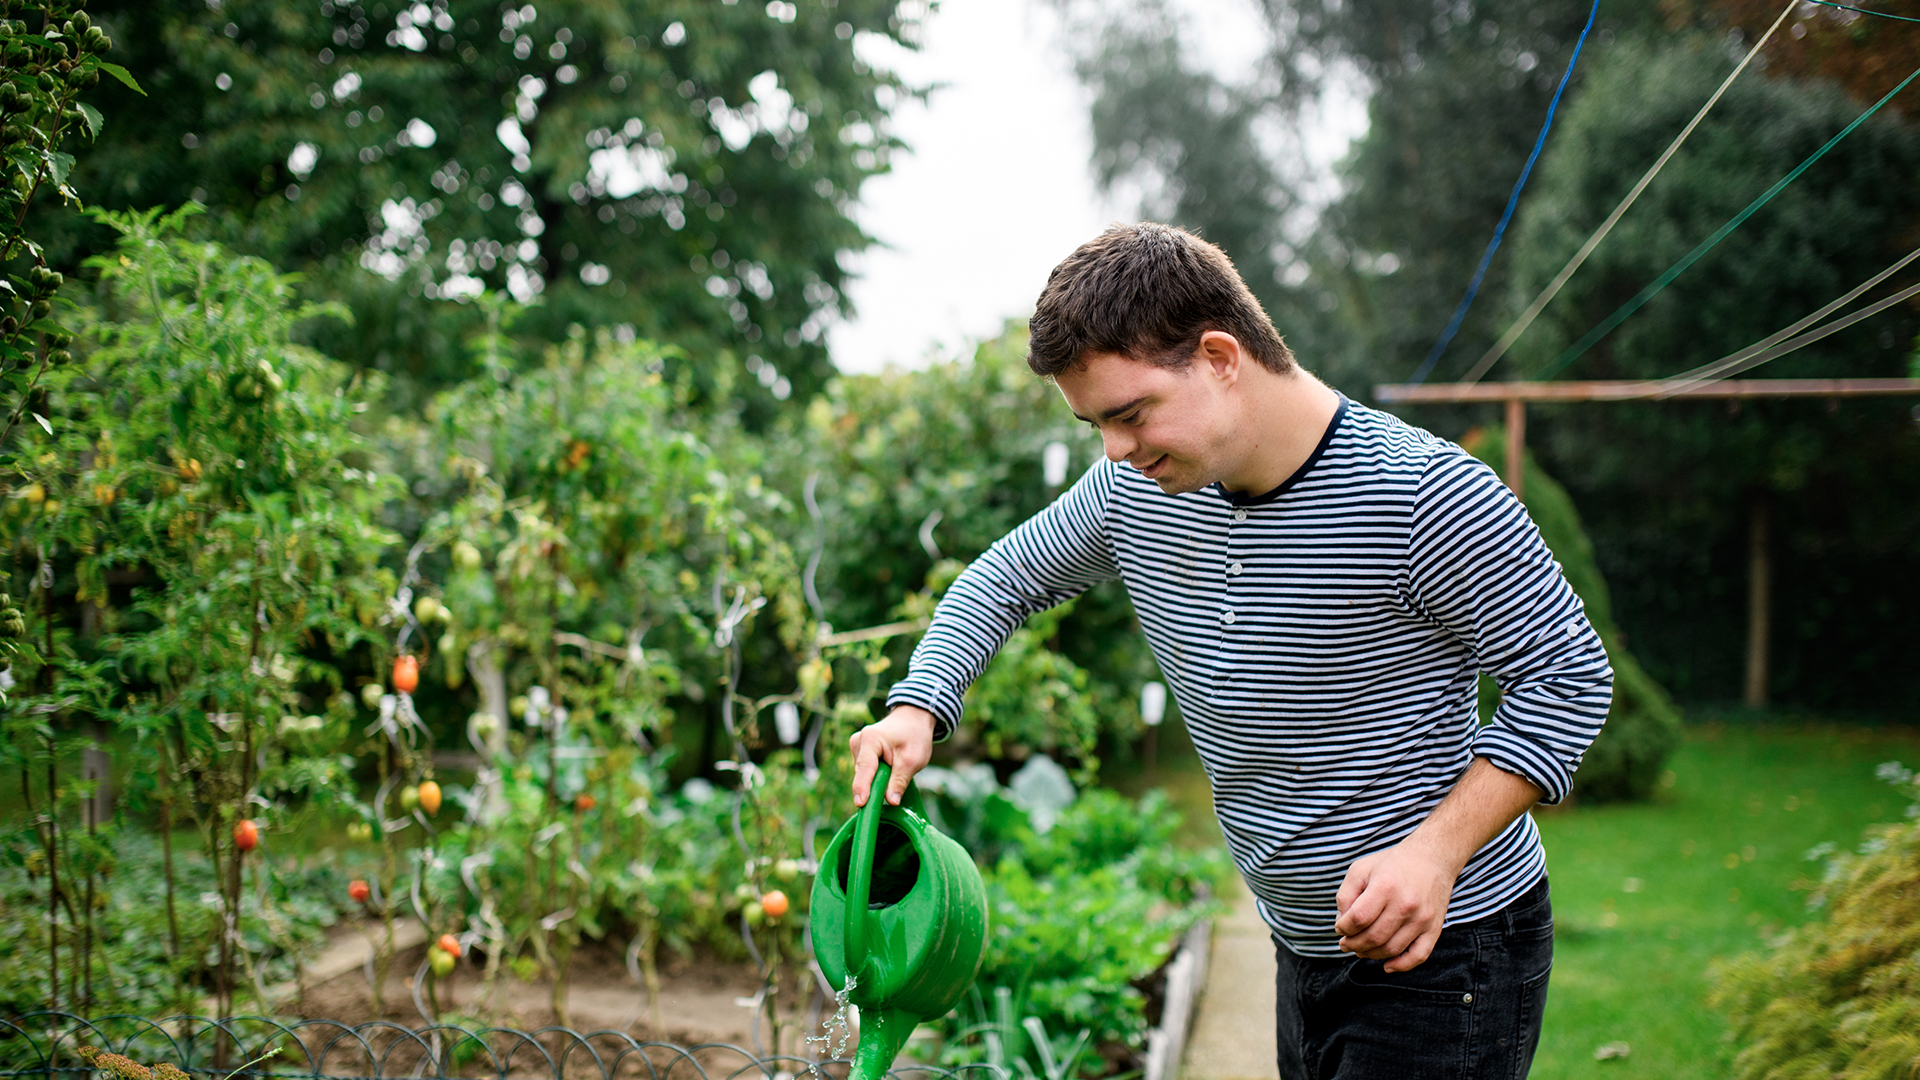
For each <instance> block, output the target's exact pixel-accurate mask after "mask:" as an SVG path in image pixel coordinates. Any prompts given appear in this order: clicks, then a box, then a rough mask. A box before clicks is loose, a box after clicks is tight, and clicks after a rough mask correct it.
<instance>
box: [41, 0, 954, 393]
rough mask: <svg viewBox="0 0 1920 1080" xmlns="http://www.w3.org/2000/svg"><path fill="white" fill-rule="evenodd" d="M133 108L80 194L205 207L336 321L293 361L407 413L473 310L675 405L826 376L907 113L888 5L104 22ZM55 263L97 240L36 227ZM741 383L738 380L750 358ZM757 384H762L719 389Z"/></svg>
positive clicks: (92, 233) (228, 11)
mask: <svg viewBox="0 0 1920 1080" xmlns="http://www.w3.org/2000/svg"><path fill="white" fill-rule="evenodd" d="M95 17H96V19H97V20H98V21H99V22H101V23H102V24H103V25H106V26H107V27H108V28H109V29H110V30H111V31H112V32H113V34H114V35H115V37H116V38H117V39H119V40H121V41H123V42H126V43H127V44H128V46H129V58H128V60H127V64H128V66H129V67H131V68H132V69H133V70H134V71H135V72H137V73H139V74H140V76H141V77H142V79H143V81H144V82H145V83H146V84H148V86H149V88H150V89H151V90H152V96H151V97H150V98H145V99H137V98H134V97H133V96H132V95H131V94H130V93H128V92H126V91H122V90H118V89H116V88H115V87H113V86H107V87H104V88H103V89H102V90H101V92H100V93H99V94H98V99H99V103H100V105H101V107H102V108H103V109H105V110H106V111H108V112H110V113H112V114H115V115H116V116H117V117H120V118H123V119H121V120H120V122H118V123H116V124H115V125H114V126H113V127H112V128H111V129H110V130H109V131H108V132H106V133H105V137H104V138H103V139H102V141H101V143H100V145H99V146H98V148H97V149H96V151H95V153H94V154H93V155H91V156H90V157H89V159H88V160H87V162H85V163H84V164H83V165H82V166H81V167H80V169H79V171H78V173H77V174H76V178H75V179H76V182H77V183H79V184H80V185H81V186H82V187H83V188H85V189H87V190H92V191H96V192H97V196H96V197H97V198H98V199H99V200H100V201H102V202H103V203H104V204H106V205H109V206H116V207H117V206H151V205H176V204H179V203H181V202H184V201H187V200H189V199H191V200H195V201H200V202H204V203H205V204H207V205H208V206H209V207H210V208H211V209H212V210H213V211H214V215H213V217H212V218H211V223H212V232H213V233H214V235H215V236H216V237H217V238H219V239H221V240H223V241H225V242H227V243H229V244H231V245H233V246H234V247H236V248H238V249H240V250H242V251H245V252H249V253H252V254H256V255H259V256H261V257H264V258H266V259H268V260H269V261H271V262H273V263H275V264H276V265H280V266H284V267H287V268H290V269H299V270H302V271H304V272H305V273H306V275H307V276H308V278H309V281H310V286H309V287H310V288H311V289H312V290H313V291H315V292H323V293H326V294H329V295H332V296H335V297H337V298H341V299H344V300H346V301H347V302H348V303H349V304H350V305H351V307H352V308H353V310H354V313H355V315H356V318H355V321H354V323H353V327H354V328H353V329H351V330H349V329H345V328H334V329H320V330H316V331H314V332H313V336H314V339H315V341H316V342H317V343H318V344H319V345H321V346H322V347H323V348H324V349H325V350H326V351H328V352H330V353H331V354H333V355H336V356H341V357H343V358H347V359H350V360H351V361H353V362H355V363H358V364H360V365H362V366H365V367H376V368H380V369H382V370H387V371H393V372H397V373H402V374H405V375H409V376H412V377H414V378H415V379H417V380H421V381H423V382H424V383H425V384H426V385H425V386H423V387H422V390H425V389H430V388H431V387H432V386H434V385H440V384H444V383H445V382H447V381H450V380H453V379H456V378H458V377H461V376H464V375H465V374H467V367H466V365H465V363H464V360H463V356H464V354H463V352H462V350H461V349H460V348H459V342H460V340H461V339H462V338H463V337H465V336H466V335H467V334H468V333H469V332H471V331H472V330H473V329H474V327H475V326H477V324H478V319H479V317H478V315H477V314H476V313H475V312H474V309H473V308H471V307H470V306H462V305H461V303H460V301H463V300H466V299H468V298H470V297H471V296H473V295H474V294H476V293H477V292H479V291H480V290H482V289H497V290H501V289H503V290H506V291H508V292H511V293H513V294H514V295H515V297H516V298H518V299H521V300H523V301H526V300H531V299H532V298H533V297H535V296H539V297H541V298H542V300H543V304H542V306H541V308H540V309H539V311H537V312H536V313H534V314H533V315H532V316H530V317H529V318H528V319H526V320H524V321H523V323H522V326H523V328H524V331H525V332H526V333H527V334H529V335H531V336H534V337H538V338H543V339H544V340H549V341H553V340H560V339H561V338H563V337H564V327H565V326H567V325H568V324H570V323H583V324H590V325H596V326H607V327H613V326H629V327H631V328H632V329H631V333H632V334H634V335H637V336H639V337H652V338H655V339H658V340H669V341H673V342H675V343H676V344H678V345H679V346H680V347H681V349H682V350H683V352H684V353H685V354H686V357H687V359H686V360H685V361H684V363H685V364H686V366H687V368H688V369H689V370H690V371H691V372H693V374H694V377H695V379H696V383H697V385H698V386H699V387H700V388H701V389H702V390H703V391H704V392H706V393H709V394H719V395H721V396H723V397H725V396H731V395H732V394H734V393H736V392H737V393H740V394H742V395H743V396H748V397H754V398H757V400H758V401H759V403H760V405H761V406H762V408H763V409H766V408H771V407H772V404H773V400H774V398H775V397H778V396H782V392H783V391H784V392H786V393H791V392H795V391H797V392H798V393H800V395H801V396H802V397H805V396H806V395H808V394H809V393H811V392H812V390H813V389H814V388H815V387H817V386H818V384H819V382H820V380H821V379H823V378H824V377H825V376H826V375H827V374H829V372H830V371H831V368H830V365H829V362H828V360H827V357H826V352H825V347H824V344H823V341H822V334H821V332H822V330H823V329H824V327H825V325H826V323H827V322H828V321H829V320H831V319H832V318H833V317H835V315H837V314H839V313H840V312H842V311H843V310H844V300H843V298H842V295H841V287H842V285H843V284H844V279H845V275H844V273H843V272H842V271H841V269H840V267H839V263H838V262H837V256H838V255H839V253H840V252H843V251H850V250H857V249H859V248H860V247H862V246H864V245H865V244H866V243H867V238H866V237H865V236H864V235H863V234H862V233H861V232H860V231H859V230H858V228H857V227H856V226H855V225H854V224H853V223H852V221H851V220H850V218H849V217H848V212H849V209H850V207H851V203H852V200H853V199H854V198H855V196H857V194H858V192H859V188H860V185H861V183H862V181H863V180H864V179H865V178H866V177H868V176H870V175H873V174H874V173H876V172H879V171H882V170H884V169H885V168H886V160H887V155H888V154H889V153H890V152H891V151H892V150H893V149H895V148H896V143H895V141H894V140H893V138H892V137H891V136H890V135H889V134H888V132H887V115H888V110H889V109H890V108H891V106H892V105H893V104H894V103H895V102H897V101H898V100H900V99H901V97H902V96H903V95H904V94H905V93H906V91H905V90H904V89H903V88H902V87H901V86H900V84H899V83H898V81H897V80H896V79H894V78H893V77H892V76H891V75H889V74H887V73H885V72H879V71H874V70H872V69H871V68H869V67H868V66H867V65H866V64H865V63H864V62H863V61H862V60H861V59H860V56H859V53H858V51H857V50H856V48H855V46H856V44H857V43H858V42H859V40H860V39H861V37H862V36H863V35H880V36H885V37H890V38H892V39H894V40H896V41H902V42H905V41H907V40H908V39H909V38H911V37H912V36H913V35H914V34H915V33H916V24H915V22H914V19H915V17H916V16H915V14H914V12H913V11H912V10H910V9H908V8H898V9H897V8H896V4H895V3H894V2H893V0H835V2H830V3H808V4H806V5H804V7H803V6H800V5H796V4H792V3H784V2H781V3H772V4H766V5H760V4H745V5H741V4H727V3H722V4H708V3H691V2H674V3H662V4H657V5H637V4H605V3H591V2H588V0H550V2H548V3H545V4H541V5H538V6H535V5H532V4H527V5H524V6H499V5H492V4H489V5H484V6H482V5H474V4H469V3H455V2H449V0H434V2H432V3H426V2H421V3H412V4H408V3H404V2H390V0H367V2H365V3H355V2H352V0H311V2H306V3H301V4H298V5H289V4H285V3H280V2H277V0H219V2H216V3H212V4H208V3H204V2H202V0H167V2H159V3H156V2H151V0H107V2H103V3H101V4H99V5H98V6H97V9H96V12H95ZM36 212H37V213H39V214H42V215H45V216H47V217H48V218H49V219H51V220H50V221H49V222H48V224H47V227H48V228H49V229H50V230H53V229H56V228H57V229H58V230H59V231H60V232H61V233H62V235H61V237H60V242H59V243H58V244H55V245H54V252H55V254H56V261H64V262H65V263H66V264H68V265H71V264H72V263H73V262H74V261H76V260H77V259H78V258H79V257H80V256H81V255H83V254H84V253H86V252H88V251H91V250H95V249H96V248H98V247H99V246H100V245H101V243H102V239H103V238H102V236H101V234H100V233H99V232H98V231H97V230H94V229H91V228H89V227H88V226H85V225H84V224H83V223H81V222H80V221H78V220H77V219H75V218H73V217H71V216H70V215H62V214H60V213H59V212H58V210H57V208H55V207H53V206H50V205H40V206H38V207H37V211H36ZM749 354H750V355H754V356H759V357H760V358H761V360H760V361H758V362H750V361H746V359H745V358H746V357H747V356H748V355H749ZM743 362H745V363H748V365H749V367H750V369H751V370H752V371H753V372H755V373H758V372H760V371H762V370H764V371H767V372H769V373H770V375H771V377H766V376H762V378H763V381H764V384H765V387H766V388H770V389H763V388H757V387H754V386H753V385H752V383H751V381H749V380H744V379H738V378H734V376H735V375H737V374H738V372H739V370H740V365H741V364H742V363H743Z"/></svg>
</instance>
